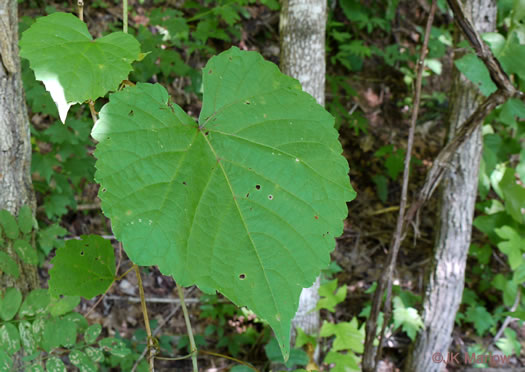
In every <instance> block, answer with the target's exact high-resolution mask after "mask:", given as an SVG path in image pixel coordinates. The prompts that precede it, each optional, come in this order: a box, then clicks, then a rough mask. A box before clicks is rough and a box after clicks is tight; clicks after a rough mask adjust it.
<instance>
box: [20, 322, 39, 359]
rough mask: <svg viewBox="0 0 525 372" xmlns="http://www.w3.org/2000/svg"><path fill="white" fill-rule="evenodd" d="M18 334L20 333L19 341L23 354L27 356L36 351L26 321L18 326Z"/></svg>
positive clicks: (33, 339)
mask: <svg viewBox="0 0 525 372" xmlns="http://www.w3.org/2000/svg"><path fill="white" fill-rule="evenodd" d="M18 333H20V341H22V346H23V347H24V352H25V353H26V354H29V355H31V354H33V353H34V352H35V351H36V341H35V337H34V335H33V330H32V326H31V323H29V322H28V321H27V320H22V321H21V322H20V323H19V324H18Z"/></svg>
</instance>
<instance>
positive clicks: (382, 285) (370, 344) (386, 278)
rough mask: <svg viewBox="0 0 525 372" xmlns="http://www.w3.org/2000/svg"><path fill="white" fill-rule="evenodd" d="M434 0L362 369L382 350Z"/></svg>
mask: <svg viewBox="0 0 525 372" xmlns="http://www.w3.org/2000/svg"><path fill="white" fill-rule="evenodd" d="M436 8H437V5H436V0H433V1H432V6H431V8H430V13H429V15H428V19H427V25H426V29H425V37H424V40H423V45H422V47H421V54H420V56H419V60H418V63H417V78H416V86H415V91H414V107H413V110H412V117H411V120H410V129H409V131H408V143H407V150H406V154H405V167H404V171H403V184H402V189H401V202H400V204H399V214H398V217H397V224H396V230H395V232H394V235H393V236H392V242H391V245H390V246H391V248H390V250H389V252H388V260H387V268H386V274H385V275H383V276H382V277H381V278H380V280H379V283H378V286H377V289H376V292H375V294H374V299H373V303H372V310H371V312H370V317H369V318H368V321H367V323H366V341H365V355H364V357H363V370H365V371H376V370H377V365H378V362H379V359H380V358H381V352H382V348H383V344H384V334H385V329H386V326H387V324H388V321H389V319H390V312H391V305H392V299H391V297H392V277H393V275H394V269H395V266H396V261H397V255H398V253H399V248H400V246H401V242H402V240H403V228H404V219H405V209H406V206H407V199H408V197H407V195H408V181H409V178H410V160H411V158H412V147H413V144H414V133H415V129H416V121H417V117H418V114H419V104H420V101H421V85H422V81H423V70H424V69H425V57H426V55H427V52H428V41H429V38H430V30H431V28H432V23H433V21H434V14H435V13H436ZM385 289H386V298H385V304H384V314H385V317H384V321H383V327H382V328H381V336H380V340H379V347H378V350H377V353H376V356H375V358H374V357H373V355H374V339H375V337H376V330H377V320H378V318H379V313H380V311H381V304H382V302H383V293H384V291H385Z"/></svg>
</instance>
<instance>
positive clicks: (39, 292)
mask: <svg viewBox="0 0 525 372" xmlns="http://www.w3.org/2000/svg"><path fill="white" fill-rule="evenodd" d="M49 302H50V298H49V294H48V293H47V289H42V288H38V289H34V290H32V291H31V292H30V293H29V294H28V295H27V296H26V299H25V300H24V303H23V304H22V307H21V308H20V317H24V316H34V315H37V314H43V313H45V312H46V311H47V306H48V305H49Z"/></svg>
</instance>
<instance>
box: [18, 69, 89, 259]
mask: <svg viewBox="0 0 525 372" xmlns="http://www.w3.org/2000/svg"><path fill="white" fill-rule="evenodd" d="M28 65H29V64H28V63H27V61H26V60H22V80H23V83H24V90H25V92H26V99H27V102H28V105H29V106H30V108H31V111H32V112H33V114H36V115H39V114H40V115H44V116H45V115H48V116H49V119H50V121H51V122H52V123H51V124H50V125H49V126H47V125H46V126H35V125H33V126H32V127H31V136H32V141H31V142H32V145H33V157H32V162H31V170H32V173H33V187H34V188H35V191H37V193H38V194H39V195H41V197H42V199H43V208H44V211H45V213H46V216H47V218H49V219H50V220H56V219H57V218H58V217H60V216H62V215H64V214H66V213H67V212H68V209H67V208H68V207H70V208H75V207H76V205H77V203H76V200H75V194H78V193H80V192H81V191H82V189H83V188H84V186H85V183H86V181H88V182H89V181H91V180H92V179H93V174H94V171H95V168H94V164H95V161H94V159H93V157H92V156H91V155H90V154H89V152H88V151H87V147H88V146H89V145H91V144H92V143H91V139H90V135H89V134H90V131H91V126H92V124H90V123H89V120H91V118H90V117H89V118H88V116H89V113H88V112H87V110H79V109H76V107H73V108H72V109H71V111H72V113H73V115H70V117H69V118H68V119H67V120H66V125H65V126H64V125H63V124H62V123H60V122H59V121H55V120H54V119H58V112H57V110H56V106H55V104H54V102H53V100H52V99H51V96H50V94H49V93H48V92H47V91H46V90H45V88H44V87H43V85H42V84H41V83H39V82H37V81H36V80H35V75H34V74H33V72H32V71H31V70H30V69H29V66H28ZM43 230H45V229H43ZM48 232H50V231H48ZM40 233H42V230H41V231H40V232H39V234H40ZM53 239H54V238H53ZM48 241H49V240H48ZM54 241H56V240H54ZM45 245H46V247H45V248H44V247H42V246H41V248H42V251H43V252H44V253H45V254H46V255H47V254H49V251H50V250H51V249H52V248H51V247H50V244H49V242H47V243H46V244H45Z"/></svg>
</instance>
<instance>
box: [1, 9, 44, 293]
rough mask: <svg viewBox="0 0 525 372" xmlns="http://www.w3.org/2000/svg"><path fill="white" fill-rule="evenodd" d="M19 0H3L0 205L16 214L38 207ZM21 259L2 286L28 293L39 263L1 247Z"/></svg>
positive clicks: (2, 278) (31, 287) (35, 283)
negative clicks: (21, 55)
mask: <svg viewBox="0 0 525 372" xmlns="http://www.w3.org/2000/svg"><path fill="white" fill-rule="evenodd" d="M17 6H18V2H17V0H2V1H1V2H0V57H1V61H0V62H1V63H0V209H7V210H8V211H9V212H10V213H11V214H13V215H17V214H18V211H19V210H20V207H22V206H23V205H29V206H30V207H31V209H32V210H33V211H34V210H35V196H34V193H33V187H32V183H31V138H30V132H29V120H28V117H27V109H26V105H25V99H24V91H23V87H22V79H21V73H20V59H19V57H18V13H17ZM0 249H2V250H4V251H6V252H7V253H8V254H9V255H10V256H11V257H13V259H15V260H16V261H17V262H18V265H19V270H20V276H19V278H18V279H14V278H13V277H11V276H9V275H6V274H0V289H3V288H9V287H16V288H18V289H20V290H21V291H22V293H27V292H28V291H29V290H31V289H33V288H36V287H37V285H38V280H37V274H36V267H35V266H34V265H28V264H22V263H21V262H20V261H19V260H18V258H17V256H16V254H14V252H13V250H12V245H11V243H8V244H7V246H6V247H0Z"/></svg>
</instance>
